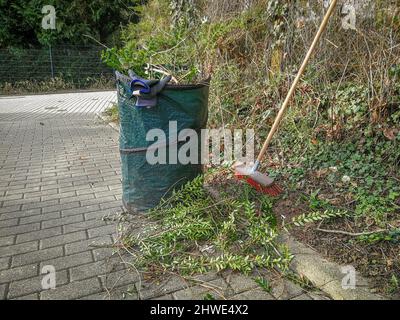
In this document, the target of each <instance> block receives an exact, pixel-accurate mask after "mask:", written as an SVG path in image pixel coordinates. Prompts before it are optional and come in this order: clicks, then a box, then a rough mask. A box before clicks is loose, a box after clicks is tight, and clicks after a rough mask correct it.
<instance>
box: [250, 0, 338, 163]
mask: <svg viewBox="0 0 400 320" xmlns="http://www.w3.org/2000/svg"><path fill="white" fill-rule="evenodd" d="M336 3H337V0H332V1H331V4H330V6H329V9H328V11H327V12H326V14H325V17H324V19H323V20H322V23H321V25H320V27H319V30H318V32H317V34H316V35H315V38H314V41H313V43H312V44H311V47H310V49H309V50H308V52H307V55H306V57H305V58H304V61H303V64H302V65H301V67H300V69H299V71H298V72H297V76H296V78H295V79H294V81H293V84H292V86H291V87H290V90H289V92H288V94H287V96H286V99H285V101H284V102H283V104H282V106H281V109H280V110H279V112H278V115H277V116H276V119H275V121H274V124H273V125H272V128H271V130H270V132H269V134H268V137H267V139H266V140H265V142H264V145H263V147H262V149H261V151H260V154H259V155H258V157H257V162H256V163H257V164H258V163H260V161H261V159H262V157H263V156H264V154H265V152H266V151H267V149H268V146H269V143H270V142H271V140H272V137H273V136H274V134H275V132H276V130H277V129H278V126H279V124H280V122H281V120H282V118H283V115H284V113H285V111H286V109H287V106H288V105H289V102H290V98H291V97H292V95H293V93H294V90H295V89H296V86H297V84H298V82H299V81H300V78H301V76H302V75H303V73H304V70H305V68H306V66H307V63H308V60H310V57H311V55H312V54H313V52H314V50H315V47H316V46H317V43H318V40H319V38H320V37H321V35H322V33H323V32H324V30H325V28H326V25H327V24H328V21H329V18H330V17H331V15H332V13H333V10H334V9H335V6H336Z"/></svg>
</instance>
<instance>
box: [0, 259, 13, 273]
mask: <svg viewBox="0 0 400 320" xmlns="http://www.w3.org/2000/svg"><path fill="white" fill-rule="evenodd" d="M10 261H11V257H4V258H0V271H1V270H5V269H8V267H9V265H10Z"/></svg>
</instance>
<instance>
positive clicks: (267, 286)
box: [254, 277, 272, 293]
mask: <svg viewBox="0 0 400 320" xmlns="http://www.w3.org/2000/svg"><path fill="white" fill-rule="evenodd" d="M254 281H255V282H256V283H257V284H258V285H259V286H260V287H261V288H262V289H263V290H264V291H265V292H268V293H271V292H272V287H271V285H270V283H269V281H268V280H267V279H265V278H263V277H257V278H255V279H254Z"/></svg>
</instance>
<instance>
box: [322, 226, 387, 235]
mask: <svg viewBox="0 0 400 320" xmlns="http://www.w3.org/2000/svg"><path fill="white" fill-rule="evenodd" d="M315 230H317V231H321V232H326V233H339V234H344V235H346V236H352V237H358V236H366V235H370V234H374V233H382V232H386V231H388V230H387V229H379V230H375V231H368V232H357V233H353V232H347V231H342V230H328V229H321V228H317V229H315Z"/></svg>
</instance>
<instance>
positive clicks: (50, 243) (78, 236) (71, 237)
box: [41, 231, 87, 249]
mask: <svg viewBox="0 0 400 320" xmlns="http://www.w3.org/2000/svg"><path fill="white" fill-rule="evenodd" d="M86 238H87V236H86V232H85V231H78V232H73V233H67V234H62V235H59V236H55V237H51V238H46V239H43V240H41V248H42V249H45V248H50V247H55V246H59V245H64V244H67V243H71V242H76V241H79V240H84V239H86Z"/></svg>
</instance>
